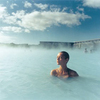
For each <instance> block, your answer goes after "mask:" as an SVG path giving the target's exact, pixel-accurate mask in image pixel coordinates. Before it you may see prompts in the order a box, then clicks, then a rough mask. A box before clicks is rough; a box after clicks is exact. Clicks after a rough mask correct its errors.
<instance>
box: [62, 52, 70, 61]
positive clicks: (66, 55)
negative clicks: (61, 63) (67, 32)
mask: <svg viewBox="0 0 100 100" xmlns="http://www.w3.org/2000/svg"><path fill="white" fill-rule="evenodd" d="M60 53H62V55H63V56H64V57H65V59H67V58H68V59H69V54H68V53H67V52H66V51H61V52H60Z"/></svg>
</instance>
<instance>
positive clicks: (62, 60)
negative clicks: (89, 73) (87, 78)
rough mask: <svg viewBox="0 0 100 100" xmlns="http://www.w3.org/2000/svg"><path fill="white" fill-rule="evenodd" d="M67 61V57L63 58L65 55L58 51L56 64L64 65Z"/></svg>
mask: <svg viewBox="0 0 100 100" xmlns="http://www.w3.org/2000/svg"><path fill="white" fill-rule="evenodd" d="M67 61H68V59H65V57H64V56H63V54H62V53H58V55H57V64H58V65H64V64H66V63H67Z"/></svg>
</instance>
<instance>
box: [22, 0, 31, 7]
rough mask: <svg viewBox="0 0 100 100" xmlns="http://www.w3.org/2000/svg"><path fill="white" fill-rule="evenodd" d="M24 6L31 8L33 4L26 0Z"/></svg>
mask: <svg viewBox="0 0 100 100" xmlns="http://www.w3.org/2000/svg"><path fill="white" fill-rule="evenodd" d="M24 7H25V8H30V7H32V4H31V3H30V2H28V1H25V3H24Z"/></svg>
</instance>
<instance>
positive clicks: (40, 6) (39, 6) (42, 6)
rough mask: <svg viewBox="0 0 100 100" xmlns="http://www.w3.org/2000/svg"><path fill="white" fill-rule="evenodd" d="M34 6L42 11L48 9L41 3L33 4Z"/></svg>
mask: <svg viewBox="0 0 100 100" xmlns="http://www.w3.org/2000/svg"><path fill="white" fill-rule="evenodd" d="M34 5H35V6H36V7H38V8H40V9H42V10H44V9H46V8H47V7H48V5H47V4H42V3H39V4H37V3H34Z"/></svg>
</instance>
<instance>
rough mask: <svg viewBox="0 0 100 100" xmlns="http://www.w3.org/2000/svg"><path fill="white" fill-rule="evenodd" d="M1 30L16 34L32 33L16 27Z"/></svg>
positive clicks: (0, 28) (1, 28)
mask: <svg viewBox="0 0 100 100" xmlns="http://www.w3.org/2000/svg"><path fill="white" fill-rule="evenodd" d="M0 30H1V31H2V32H14V33H21V32H26V33H29V32H30V31H29V30H28V29H23V28H21V27H15V26H6V27H0Z"/></svg>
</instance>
